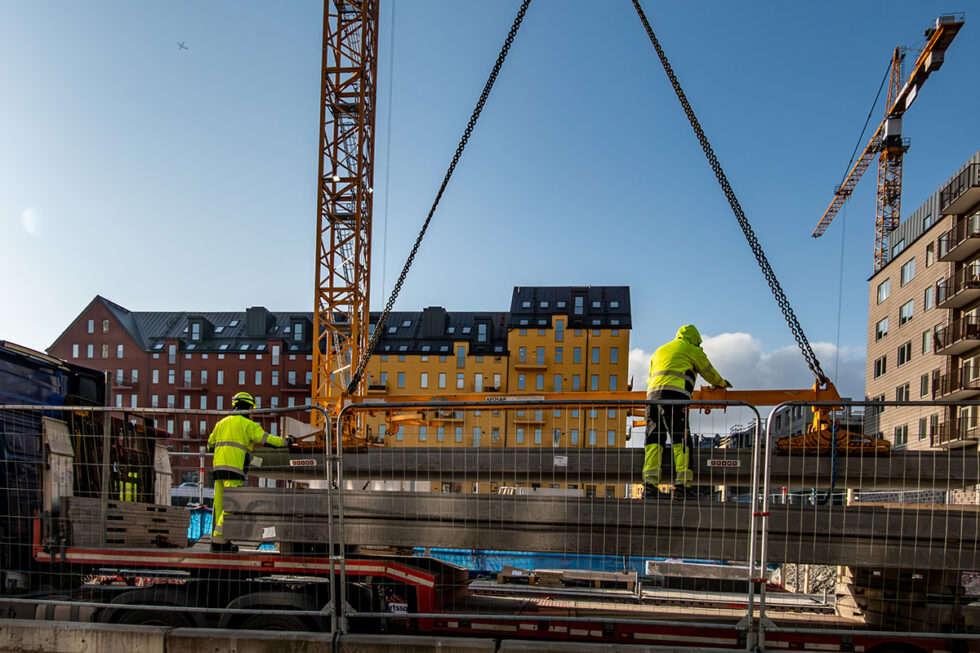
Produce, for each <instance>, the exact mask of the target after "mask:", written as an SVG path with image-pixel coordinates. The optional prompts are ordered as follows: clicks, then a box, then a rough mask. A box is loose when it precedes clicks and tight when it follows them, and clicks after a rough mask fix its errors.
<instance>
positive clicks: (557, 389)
mask: <svg viewBox="0 0 980 653" xmlns="http://www.w3.org/2000/svg"><path fill="white" fill-rule="evenodd" d="M553 388H554V392H561V374H555V378H554V384H553Z"/></svg>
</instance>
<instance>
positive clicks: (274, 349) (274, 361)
mask: <svg viewBox="0 0 980 653" xmlns="http://www.w3.org/2000/svg"><path fill="white" fill-rule="evenodd" d="M272 364H273V365H278V364H279V345H272Z"/></svg>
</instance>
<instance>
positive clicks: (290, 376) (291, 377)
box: [286, 371, 296, 385]
mask: <svg viewBox="0 0 980 653" xmlns="http://www.w3.org/2000/svg"><path fill="white" fill-rule="evenodd" d="M286 382H287V383H289V385H296V372H295V371H291V372H286Z"/></svg>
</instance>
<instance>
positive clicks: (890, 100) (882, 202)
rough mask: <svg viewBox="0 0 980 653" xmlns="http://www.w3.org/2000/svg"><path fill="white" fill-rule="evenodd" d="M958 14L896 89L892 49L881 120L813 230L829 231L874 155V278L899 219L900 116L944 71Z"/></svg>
mask: <svg viewBox="0 0 980 653" xmlns="http://www.w3.org/2000/svg"><path fill="white" fill-rule="evenodd" d="M963 23H964V16H963V14H955V15H943V16H940V17H939V18H937V19H936V22H935V24H934V25H933V26H931V27H930V28H929V29H928V30H926V33H925V35H926V37H927V39H928V40H927V42H926V45H925V47H924V48H923V49H922V52H921V53H920V54H919V56H918V58H917V59H916V60H915V64H914V65H913V67H912V70H911V72H910V74H909V76H908V79H907V80H906V82H905V84H904V85H902V86H899V84H900V83H901V77H902V71H901V69H902V60H903V58H904V57H903V55H902V54H901V51H900V49H899V48H896V49H895V53H894V55H893V56H892V61H891V68H890V71H889V76H888V77H889V83H888V96H887V101H886V111H885V117H884V119H883V120H882V121H881V124H880V125H878V129H876V130H875V133H874V134H873V135H872V136H871V140H870V141H868V144H867V146H865V148H864V151H863V152H862V153H861V156H860V157H858V160H857V163H855V164H854V166H853V167H852V168H851V169H850V170H849V171H848V173H847V176H846V177H845V178H844V182H843V183H842V184H841V186H840V188H839V189H838V190H837V192H836V193H834V199H833V201H832V202H831V203H830V206H829V207H827V210H826V211H825V212H824V214H823V217H822V218H820V222H819V223H818V224H817V227H816V229H814V230H813V237H814V238H817V237H819V236H821V235H822V234H823V233H824V232H825V231H826V230H827V227H829V226H830V223H831V221H832V220H833V219H834V216H836V215H837V212H838V211H840V209H841V207H842V206H843V205H844V202H846V201H847V199H848V198H849V197H850V196H851V193H852V192H853V191H854V187H855V186H856V185H857V183H858V181H859V180H860V179H861V175H863V174H864V171H865V170H867V169H868V166H870V165H871V160H872V159H873V158H874V155H875V154H877V155H878V198H877V208H876V218H877V219H876V222H875V263H874V271H875V272H877V271H878V270H880V269H881V268H882V267H884V265H885V264H886V263H887V262H888V254H889V252H888V249H887V239H888V234H890V233H891V232H892V231H893V230H894V229H895V227H897V226H898V223H899V220H900V218H901V208H902V159H903V156H904V154H905V152H906V151H907V150H908V147H909V145H908V140H907V139H904V138H902V116H903V115H904V114H905V112H906V111H907V110H908V108H909V107H910V106H911V105H912V102H913V101H914V100H915V98H916V97H918V94H919V90H920V89H921V88H922V84H923V83H924V82H925V80H926V78H927V77H929V75H930V73H932V72H933V71H936V70H939V68H940V67H941V66H942V65H943V60H944V58H945V53H946V49H947V48H948V47H949V44H950V43H952V41H953V38H954V37H955V36H956V34H957V33H958V32H959V31H960V28H961V27H963Z"/></svg>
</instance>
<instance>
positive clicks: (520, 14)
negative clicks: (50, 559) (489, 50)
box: [347, 0, 531, 394]
mask: <svg viewBox="0 0 980 653" xmlns="http://www.w3.org/2000/svg"><path fill="white" fill-rule="evenodd" d="M530 4H531V0H524V2H522V3H521V8H520V9H519V10H518V11H517V17H516V18H514V24H513V25H511V27H510V31H509V32H508V33H507V39H506V40H505V41H504V45H503V47H501V48H500V54H498V55H497V61H496V62H495V63H494V64H493V70H491V71H490V77H489V78H487V83H486V84H485V85H484V86H483V92H482V93H480V99H479V101H478V102H477V103H476V107H475V108H474V109H473V114H472V115H471V116H470V120H469V122H468V123H467V124H466V130H465V131H464V132H463V137H462V138H461V139H460V140H459V145H457V146H456V154H454V155H453V160H452V162H451V163H450V164H449V170H447V171H446V176H445V177H444V178H443V180H442V184H441V185H440V186H439V192H438V193H436V199H435V201H434V202H433V203H432V208H431V209H429V215H428V216H426V218H425V222H424V223H422V229H421V230H420V231H419V235H418V237H417V238H416V239H415V244H414V245H413V246H412V251H411V252H410V253H409V255H408V259H407V260H406V261H405V266H404V267H403V268H402V271H401V274H399V275H398V281H396V282H395V286H394V288H392V290H391V296H390V297H389V298H388V303H387V304H386V305H385V308H384V310H383V311H382V312H381V315H379V316H378V323H377V324H376V325H375V327H374V334H373V335H372V336H371V340H370V341H369V342H368V346H367V350H366V351H365V352H363V353H362V354H361V360H360V362H359V363H358V364H357V369H356V371H355V372H354V375H353V376H352V377H351V380H350V383H349V384H348V385H347V393H348V394H354V393H355V392H356V391H357V384H358V383H360V381H361V377H362V376H363V375H364V369H365V368H366V367H367V364H368V360H369V359H370V358H371V355H372V354H373V353H374V350H375V349H376V348H377V346H378V341H380V340H381V334H382V333H384V327H385V323H386V322H387V321H388V315H389V314H390V313H391V309H392V307H393V306H394V305H395V300H396V299H397V298H398V293H399V292H400V291H401V289H402V284H403V283H405V277H406V276H408V269H409V268H410V267H412V261H414V260H415V254H416V253H417V252H418V251H419V246H420V245H421V244H422V238H423V237H424V236H425V232H426V230H427V229H428V228H429V222H431V221H432V216H433V215H434V214H435V212H436V207H437V206H439V200H441V199H442V194H443V192H445V190H446V186H447V185H448V184H449V179H450V178H451V177H452V176H453V171H454V170H456V164H457V163H459V157H460V156H462V154H463V149H464V148H465V147H466V143H467V141H469V140H470V134H472V133H473V128H474V127H475V126H476V121H477V120H479V119H480V113H482V112H483V105H484V104H486V102H487V98H488V97H490V91H491V89H493V85H494V82H496V81H497V75H498V74H499V73H500V68H501V67H502V66H503V65H504V59H506V58H507V53H508V52H510V46H511V44H512V43H513V42H514V37H515V36H517V30H518V29H520V27H521V22H522V21H523V20H524V14H525V13H526V12H527V7H528V5H530Z"/></svg>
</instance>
